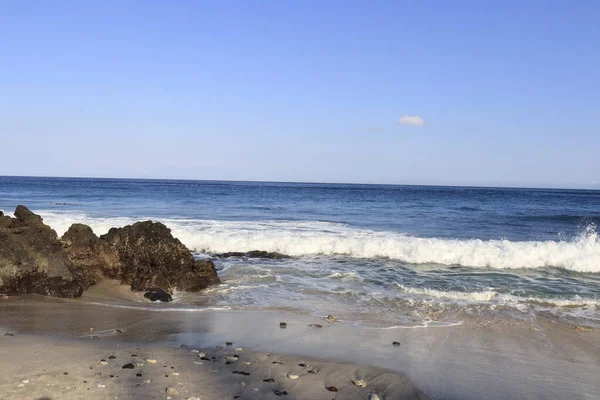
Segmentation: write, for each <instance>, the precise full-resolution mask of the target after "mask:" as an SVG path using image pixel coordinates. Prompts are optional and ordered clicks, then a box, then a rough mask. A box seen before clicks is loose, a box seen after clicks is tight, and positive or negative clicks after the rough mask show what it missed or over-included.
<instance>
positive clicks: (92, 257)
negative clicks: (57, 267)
mask: <svg viewBox="0 0 600 400" xmlns="http://www.w3.org/2000/svg"><path fill="white" fill-rule="evenodd" d="M61 241H62V244H63V247H64V249H65V251H66V252H67V254H68V256H69V259H70V260H71V264H72V267H71V271H72V273H73V274H74V275H75V277H76V278H77V280H78V281H79V282H80V283H81V284H82V285H83V287H84V289H87V288H89V287H90V286H93V285H95V284H97V283H98V282H100V281H101V280H102V279H103V278H112V279H120V276H121V271H122V264H121V261H120V260H119V255H118V254H117V251H116V250H115V248H114V247H112V246H111V245H109V244H108V242H106V241H105V240H102V239H100V238H98V236H96V235H95V234H94V232H93V231H92V228H90V227H89V226H87V225H83V224H73V225H71V227H70V228H69V230H68V231H67V232H65V234H64V235H63V237H62V238H61Z"/></svg>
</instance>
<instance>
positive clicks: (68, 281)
mask: <svg viewBox="0 0 600 400" xmlns="http://www.w3.org/2000/svg"><path fill="white" fill-rule="evenodd" d="M14 215H15V218H11V217H9V216H4V215H1V216H0V292H2V293H8V294H25V293H37V294H42V295H49V296H57V297H79V296H81V293H82V291H83V287H82V286H81V284H79V283H78V282H77V280H76V278H75V277H74V275H73V273H72V272H71V262H70V260H69V258H68V257H67V254H66V253H65V251H64V250H63V248H62V246H61V243H60V242H59V241H58V237H57V234H56V232H55V231H54V230H53V229H52V228H50V227H49V226H48V225H46V224H44V222H43V220H42V217H40V216H39V215H36V214H34V213H33V212H31V211H30V210H29V209H28V208H27V207H25V206H22V205H19V206H17V208H16V210H15V213H14Z"/></svg>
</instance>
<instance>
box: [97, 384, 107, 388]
mask: <svg viewBox="0 0 600 400" xmlns="http://www.w3.org/2000/svg"><path fill="white" fill-rule="evenodd" d="M98 387H99V388H103V387H106V385H103V384H102V383H99V384H98Z"/></svg>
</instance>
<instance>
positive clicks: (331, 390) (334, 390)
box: [325, 386, 340, 392]
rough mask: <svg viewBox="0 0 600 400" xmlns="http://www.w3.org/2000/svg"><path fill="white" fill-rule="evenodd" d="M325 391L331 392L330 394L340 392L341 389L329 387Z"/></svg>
mask: <svg viewBox="0 0 600 400" xmlns="http://www.w3.org/2000/svg"><path fill="white" fill-rule="evenodd" d="M325 389H327V390H329V391H330V392H339V391H340V389H338V388H337V387H335V386H327V387H326V388H325Z"/></svg>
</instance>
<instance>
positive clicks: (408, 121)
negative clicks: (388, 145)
mask: <svg viewBox="0 0 600 400" xmlns="http://www.w3.org/2000/svg"><path fill="white" fill-rule="evenodd" d="M398 123H399V124H400V125H414V126H423V125H425V121H423V118H421V117H418V116H416V115H415V116H412V117H411V116H408V115H404V116H402V117H401V118H400V121H398Z"/></svg>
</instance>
